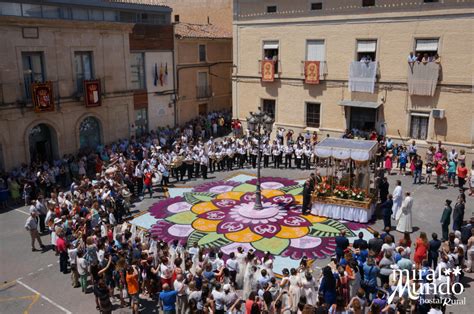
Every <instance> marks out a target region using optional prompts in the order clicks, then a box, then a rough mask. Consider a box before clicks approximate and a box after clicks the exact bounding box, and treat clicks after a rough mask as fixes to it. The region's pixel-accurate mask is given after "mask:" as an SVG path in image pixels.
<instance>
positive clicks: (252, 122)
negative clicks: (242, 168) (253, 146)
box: [247, 107, 275, 210]
mask: <svg viewBox="0 0 474 314" xmlns="http://www.w3.org/2000/svg"><path fill="white" fill-rule="evenodd" d="M274 122H275V121H274V120H273V119H272V117H270V116H269V115H268V114H266V113H265V112H263V111H262V109H261V108H260V107H258V112H252V111H250V117H248V118H247V128H248V130H249V133H250V134H249V135H250V136H253V137H254V138H256V139H257V141H258V144H257V145H258V155H257V189H256V191H255V206H254V209H255V210H261V209H263V206H262V190H261V188H260V162H261V158H262V154H261V152H260V149H261V144H262V137H263V136H264V135H267V134H268V135H270V133H271V132H272V129H273V123H274ZM262 131H263V132H262Z"/></svg>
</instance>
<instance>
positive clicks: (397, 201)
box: [392, 180, 403, 219]
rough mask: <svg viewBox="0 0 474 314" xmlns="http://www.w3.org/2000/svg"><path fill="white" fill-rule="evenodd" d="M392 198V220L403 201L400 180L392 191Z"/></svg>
mask: <svg viewBox="0 0 474 314" xmlns="http://www.w3.org/2000/svg"><path fill="white" fill-rule="evenodd" d="M392 196H393V206H392V219H396V217H397V212H398V210H399V209H400V206H402V201H403V189H402V182H401V181H400V180H397V186H396V187H395V189H394V190H393V193H392Z"/></svg>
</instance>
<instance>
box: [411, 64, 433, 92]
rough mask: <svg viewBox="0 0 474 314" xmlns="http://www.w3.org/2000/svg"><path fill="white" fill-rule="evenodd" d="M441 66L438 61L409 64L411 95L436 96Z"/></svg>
mask: <svg viewBox="0 0 474 314" xmlns="http://www.w3.org/2000/svg"><path fill="white" fill-rule="evenodd" d="M440 73H441V66H440V65H439V63H436V62H428V63H423V62H413V63H409V64H408V79H407V84H408V92H409V94H410V95H419V96H434V94H435V91H436V86H437V84H438V80H439V79H440Z"/></svg>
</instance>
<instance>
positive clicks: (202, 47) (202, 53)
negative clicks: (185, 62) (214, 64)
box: [199, 45, 206, 62]
mask: <svg viewBox="0 0 474 314" xmlns="http://www.w3.org/2000/svg"><path fill="white" fill-rule="evenodd" d="M199 62H206V45H199Z"/></svg>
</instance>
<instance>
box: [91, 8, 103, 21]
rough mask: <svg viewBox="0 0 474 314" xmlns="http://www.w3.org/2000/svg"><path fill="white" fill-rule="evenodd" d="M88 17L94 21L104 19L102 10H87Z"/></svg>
mask: <svg viewBox="0 0 474 314" xmlns="http://www.w3.org/2000/svg"><path fill="white" fill-rule="evenodd" d="M89 19H91V20H94V21H102V20H104V13H103V11H102V10H89Z"/></svg>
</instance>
